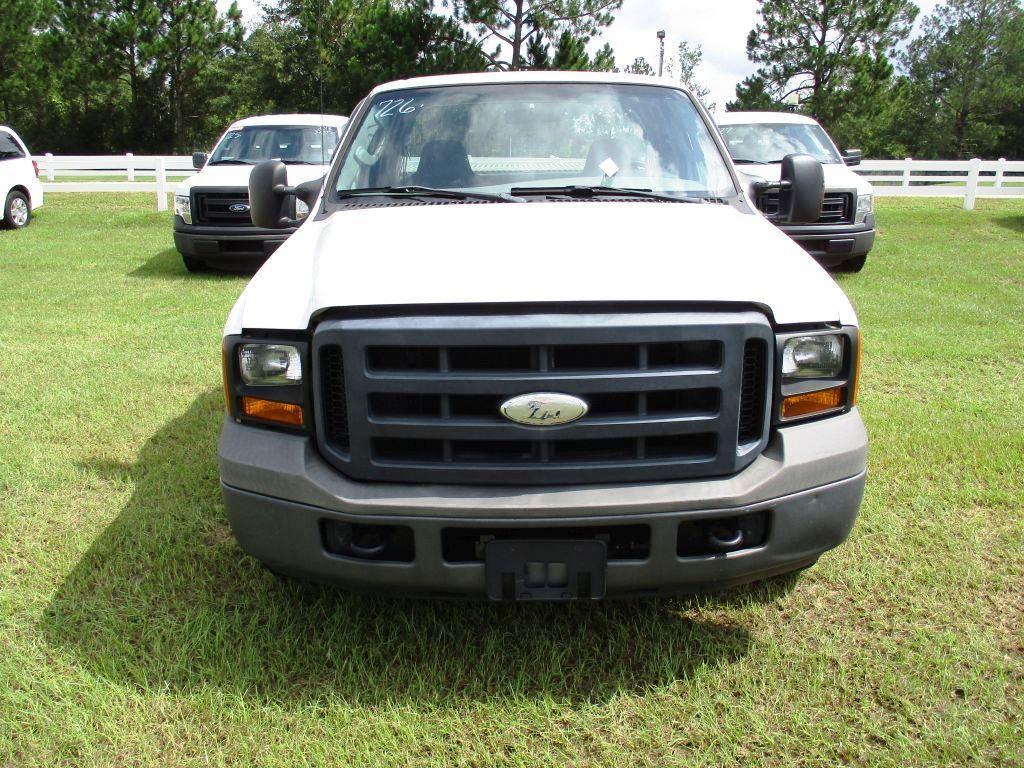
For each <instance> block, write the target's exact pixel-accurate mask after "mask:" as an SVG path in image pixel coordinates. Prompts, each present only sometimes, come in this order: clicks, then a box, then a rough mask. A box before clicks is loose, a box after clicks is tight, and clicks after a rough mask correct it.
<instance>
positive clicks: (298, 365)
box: [238, 344, 302, 387]
mask: <svg viewBox="0 0 1024 768" xmlns="http://www.w3.org/2000/svg"><path fill="white" fill-rule="evenodd" d="M238 370H239V373H240V374H241V376H242V381H243V382H244V383H245V384H246V385H248V386H250V387H280V386H286V385H296V384H301V383H302V357H301V356H300V355H299V350H298V349H297V348H296V347H293V346H290V345H287V344H242V345H241V347H240V348H239V350H238Z"/></svg>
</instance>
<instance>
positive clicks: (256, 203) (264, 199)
mask: <svg viewBox="0 0 1024 768" xmlns="http://www.w3.org/2000/svg"><path fill="white" fill-rule="evenodd" d="M323 185H324V177H323V176H321V177H320V178H319V179H313V180H312V181H307V182H304V183H302V184H299V185H298V186H295V187H289V186H288V168H287V166H285V164H284V163H282V162H281V161H280V160H264V161H263V162H262V163H259V164H258V165H256V166H255V167H254V168H253V169H252V173H251V174H249V215H250V216H251V217H252V223H253V224H254V225H255V226H257V227H261V228H263V229H285V228H287V227H297V226H298V225H299V224H300V223H301V221H300V220H298V219H294V218H292V216H293V212H294V210H295V205H294V202H293V200H292V198H298V199H299V200H301V201H302V202H304V203H305V204H306V205H307V206H309V207H310V208H312V207H313V205H314V204H315V203H316V199H317V197H318V196H319V195H320V188H321V187H323Z"/></svg>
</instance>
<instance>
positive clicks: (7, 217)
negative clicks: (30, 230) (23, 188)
mask: <svg viewBox="0 0 1024 768" xmlns="http://www.w3.org/2000/svg"><path fill="white" fill-rule="evenodd" d="M31 218H32V209H31V207H30V206H29V202H28V198H27V197H25V195H24V193H22V192H18V191H17V190H14V191H13V192H11V193H10V194H9V195H7V201H6V202H5V203H4V226H6V227H8V228H10V229H21V228H22V227H26V226H28V222H29V219H31Z"/></svg>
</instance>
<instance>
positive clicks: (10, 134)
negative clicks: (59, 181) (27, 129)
mask: <svg viewBox="0 0 1024 768" xmlns="http://www.w3.org/2000/svg"><path fill="white" fill-rule="evenodd" d="M0 200H3V203H4V210H3V216H0V219H2V220H3V225H4V226H5V227H7V228H9V229H21V228H22V227H26V226H28V222H29V220H30V219H31V218H32V212H33V211H35V210H36V208H40V207H42V205H43V185H42V184H40V183H39V169H38V168H37V167H36V164H35V163H34V162H33V161H32V156H31V155H30V154H29V151H28V148H27V147H26V146H25V142H23V141H22V140H21V137H19V136H18V134H16V133H15V132H14V129H12V128H8V127H7V126H6V125H0Z"/></svg>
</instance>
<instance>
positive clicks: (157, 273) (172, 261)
mask: <svg viewBox="0 0 1024 768" xmlns="http://www.w3.org/2000/svg"><path fill="white" fill-rule="evenodd" d="M262 263H263V260H262V259H252V260H247V261H245V262H240V263H239V264H238V265H237V266H233V267H232V268H230V269H228V268H216V269H209V270H207V271H205V272H189V271H188V270H187V269H185V264H184V262H183V261H182V260H181V254H180V253H178V251H177V250H176V249H174V248H168V249H166V250H163V251H160V252H159V253H158V254H156V255H155V256H153V257H152V258H150V259H149V260H148V261H147V262H146V263H145V264H143V265H142V266H141V267H137V268H136V269H133V270H132V271H131V272H129V273H128V274H129V275H130V276H131V277H146V278H158V279H159V278H163V279H167V278H171V279H175V280H180V279H181V278H183V277H188V278H189V279H190V280H210V279H214V280H215V279H218V278H219V279H229V278H236V277H252V275H253V273H254V272H256V270H257V269H259V268H260V265H261V264H262Z"/></svg>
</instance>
